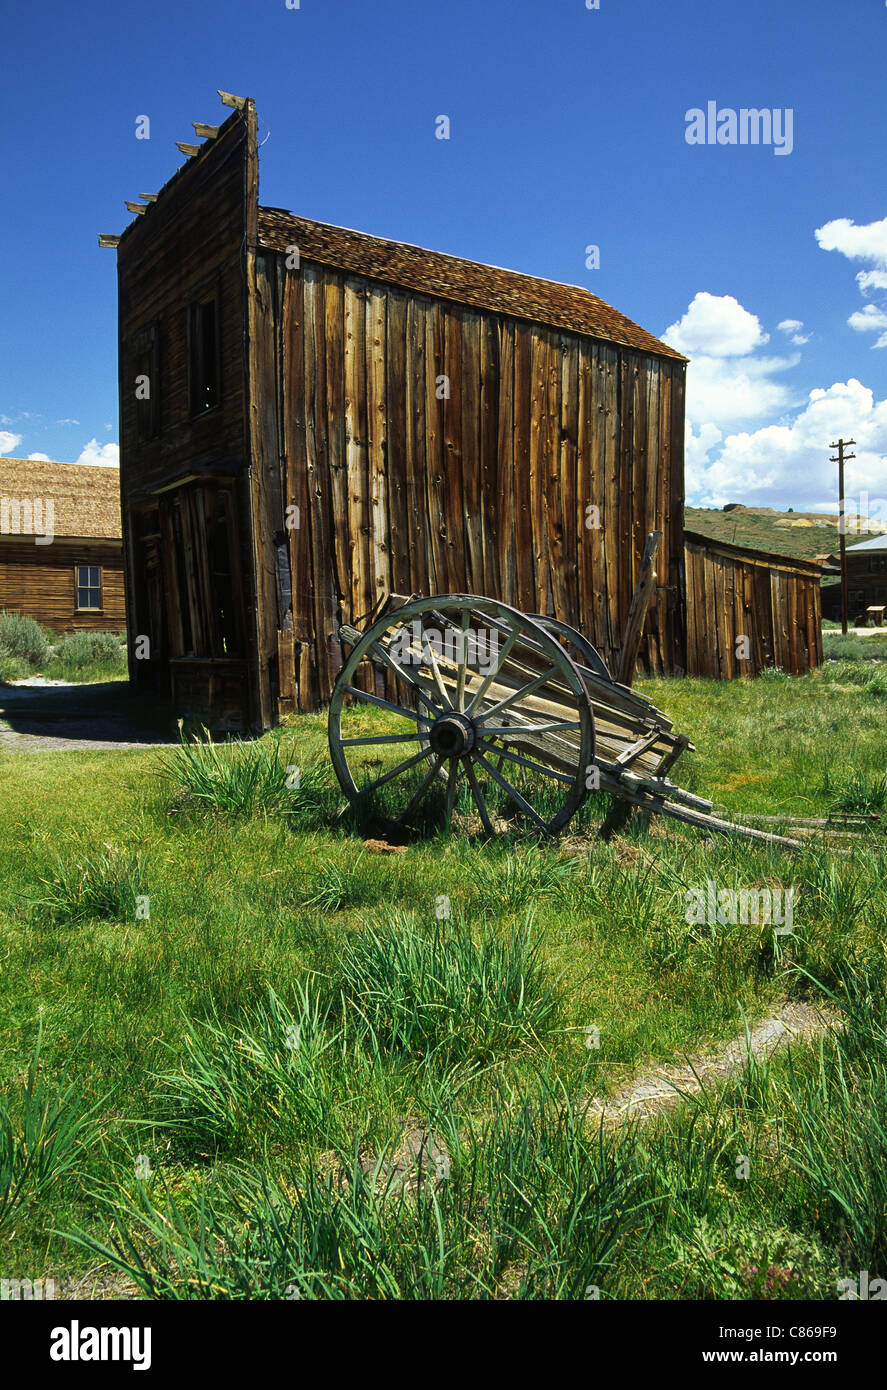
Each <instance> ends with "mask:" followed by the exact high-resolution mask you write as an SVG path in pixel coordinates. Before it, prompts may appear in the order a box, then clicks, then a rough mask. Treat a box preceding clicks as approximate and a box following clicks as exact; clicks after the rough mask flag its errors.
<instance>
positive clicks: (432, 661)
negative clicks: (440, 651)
mask: <svg viewBox="0 0 887 1390" xmlns="http://www.w3.org/2000/svg"><path fill="white" fill-rule="evenodd" d="M422 655H423V656H424V657H425V660H426V661H427V663H428V665H429V666H430V667H431V674H432V676H433V678H434V684H435V685H436V686H437V692H438V694H439V695H440V698H441V700H443V704H444V708H445V709H452V708H453V702H452V700H451V699H450V697H449V695H448V694H447V691H446V686H445V685H444V683H443V680H442V679H441V674H440V667H439V666H438V664H437V657H436V655H435V653H434V648H433V647H432V645H431V643H430V642H429V641H428V638H427V637H426V636H425V633H424V632H423V633H422Z"/></svg>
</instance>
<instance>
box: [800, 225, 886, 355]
mask: <svg viewBox="0 0 887 1390" xmlns="http://www.w3.org/2000/svg"><path fill="white" fill-rule="evenodd" d="M816 240H817V241H818V242H819V244H820V246H821V247H822V249H823V250H824V251H840V253H841V255H842V256H846V257H847V259H848V260H851V261H871V262H872V263H873V265H874V267H875V268H874V270H860V271H859V272H858V274H857V276H856V284H857V286H858V287H859V292H860V294H863V295H869V294H871V292H872V290H887V217H884V218H882V220H881V221H880V222H866V223H863V224H862V225H861V226H857V225H856V223H855V222H853V221H852V220H851V219H850V218H849V217H837V218H835V220H834V221H833V222H826V224H825V226H823V227H819V228H817V230H816ZM847 322H848V323H849V325H850V327H851V328H855V329H856V331H857V333H867V332H870V331H871V330H877V329H887V311H885V310H884V309H879V308H877V307H876V306H875V305H874V304H867V305H866V306H865V308H864V309H857V310H856V312H855V313H853V314H851V315H850V317H849V318H848V320H847ZM872 347H874V348H882V347H887V332H884V333H882V334H881V336H880V338H878V339H877V341H876V342H874V343H873V344H872Z"/></svg>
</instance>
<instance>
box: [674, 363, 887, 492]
mask: <svg viewBox="0 0 887 1390" xmlns="http://www.w3.org/2000/svg"><path fill="white" fill-rule="evenodd" d="M839 436H843V437H844V438H845V439H855V440H856V447H855V449H854V451H853V452H854V453H855V454H856V458H855V459H854V460H851V461H849V462H848V464H847V468H846V481H845V491H846V493H847V496H848V498H849V497H859V495H860V493H861V492H862V491H866V492H868V494H869V495H870V498H872V499H874V498H876V497H877V498H881V499H884V498H887V400H883V401H878V402H876V401H875V399H874V394H873V392H872V391H871V390H870V389H869V388H868V387H866V386H863V384H862V382H860V381H858V380H857V379H856V378H855V377H851V378H850V380H849V381H846V382H840V381H838V382H835V383H834V384H833V385H832V386H830V387H828V388H827V389H824V388H822V387H817V388H816V389H815V390H813V391H811V392H810V394H809V396H808V398H807V404H806V406H805V407H804V409H803V410H802V411H801V412H800V414H798V415H797V416H796V417H795V418H794V420H792V421H791V422H790V423H788V424H776V425H765V426H763V427H762V428H761V429H757V430H753V431H742V432H739V433H736V434H732V435H728V437H727V438H726V439H725V440H724V441H723V447H722V448H721V449H720V452H719V453H718V455H717V457H716V458H713V459H710V457H709V456H710V455H711V452H712V450H711V449H709V450H708V455H707V456H706V457H705V458H704V459H703V460H702V461H701V463H700V461H699V460H698V457H697V459H696V460H695V461H694V476H693V490H692V493H691V489H690V478H689V475H688V488H687V493H688V500H696V501H697V502H700V503H702V505H705V506H713V507H722V506H723V505H724V504H725V503H726V502H735V501H739V500H742V501H743V502H745V503H746V504H749V505H759V506H779V505H783V506H788V505H791V506H793V507H795V508H796V509H798V510H807V511H814V510H834V509H835V498H836V494H837V471H836V468H835V465H834V464H833V463H832V462H831V461H830V454H831V452H832V451H831V449H830V447H829V446H830V444H831V443H832V442H833V441H834V440H836V439H838V438H839ZM717 442H718V441H715V444H717ZM869 510H870V514H871V512H872V511H873V510H875V509H874V504H873V503H872V502H870V503H869ZM881 510H887V502H885V503H884V504H883V505H882V507H881Z"/></svg>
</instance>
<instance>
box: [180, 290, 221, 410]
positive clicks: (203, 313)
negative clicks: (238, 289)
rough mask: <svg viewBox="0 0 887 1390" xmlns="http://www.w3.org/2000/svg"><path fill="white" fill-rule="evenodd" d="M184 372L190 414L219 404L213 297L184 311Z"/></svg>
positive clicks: (216, 312) (216, 329)
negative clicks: (187, 386)
mask: <svg viewBox="0 0 887 1390" xmlns="http://www.w3.org/2000/svg"><path fill="white" fill-rule="evenodd" d="M188 369H189V388H190V402H191V414H192V415H200V414H202V413H203V411H204V410H212V409H213V407H214V406H217V405H218V404H219V397H220V392H219V315H218V302H217V300H216V298H215V296H213V297H212V298H209V299H201V300H199V301H198V302H197V303H196V304H191V305H190V306H189V308H188Z"/></svg>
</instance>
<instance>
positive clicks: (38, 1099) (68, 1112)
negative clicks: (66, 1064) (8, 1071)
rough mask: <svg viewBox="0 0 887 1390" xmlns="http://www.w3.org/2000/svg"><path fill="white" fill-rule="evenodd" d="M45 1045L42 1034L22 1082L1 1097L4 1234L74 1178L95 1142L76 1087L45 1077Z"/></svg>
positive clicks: (89, 1114)
mask: <svg viewBox="0 0 887 1390" xmlns="http://www.w3.org/2000/svg"><path fill="white" fill-rule="evenodd" d="M41 1045H42V1030H41V1032H39V1033H38V1036H37V1041H36V1043H35V1045H34V1051H33V1054H32V1056H31V1060H30V1062H29V1064H28V1071H27V1074H26V1076H25V1077H24V1080H23V1081H22V1082H21V1083H20V1085H19V1086H18V1087H17V1088H13V1089H12V1091H11V1093H8V1094H7V1096H5V1097H3V1096H0V1230H4V1229H5V1228H6V1227H8V1226H9V1225H11V1224H12V1223H13V1222H14V1221H15V1220H16V1218H17V1217H18V1216H20V1215H21V1213H22V1212H23V1211H25V1210H26V1209H27V1208H29V1207H30V1206H31V1204H32V1203H35V1202H39V1201H41V1200H43V1199H45V1198H46V1197H47V1196H49V1194H50V1193H52V1192H53V1191H54V1189H55V1188H56V1187H57V1186H58V1185H59V1184H60V1183H61V1182H62V1180H63V1179H65V1178H66V1177H70V1176H72V1175H73V1174H74V1172H75V1171H76V1170H77V1169H78V1168H79V1167H80V1165H81V1162H82V1160H83V1158H84V1155H85V1153H86V1150H87V1149H88V1148H89V1147H91V1145H92V1144H93V1143H94V1142H95V1139H96V1133H95V1129H94V1127H93V1126H92V1124H91V1120H92V1114H93V1112H91V1111H85V1110H84V1109H83V1107H82V1105H81V1104H80V1100H79V1096H78V1094H77V1092H76V1090H75V1088H74V1086H73V1084H70V1083H68V1082H67V1081H66V1080H65V1079H64V1078H63V1079H62V1080H61V1081H59V1082H57V1083H55V1084H52V1083H50V1082H48V1081H47V1080H46V1079H45V1077H44V1075H43V1072H42V1068H41V1064H40V1052H41Z"/></svg>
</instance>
